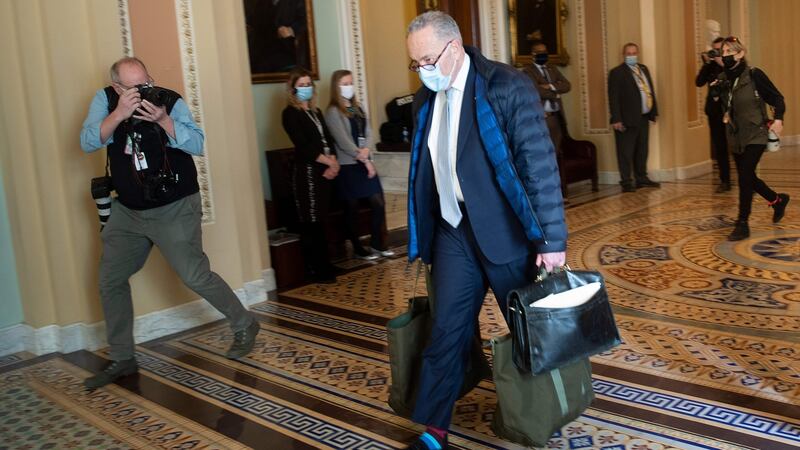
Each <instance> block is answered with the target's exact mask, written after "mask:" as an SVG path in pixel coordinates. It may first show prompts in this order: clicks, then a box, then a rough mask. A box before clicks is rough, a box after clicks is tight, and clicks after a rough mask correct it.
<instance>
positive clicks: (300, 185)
mask: <svg viewBox="0 0 800 450" xmlns="http://www.w3.org/2000/svg"><path fill="white" fill-rule="evenodd" d="M286 88H287V94H288V103H289V104H288V105H287V106H286V108H285V109H284V110H283V129H284V130H286V134H288V135H289V138H290V139H291V140H292V144H294V148H295V160H294V173H293V174H292V187H293V189H294V198H295V206H296V207H297V216H298V218H299V222H300V224H299V225H300V242H301V245H302V249H303V257H304V258H305V261H306V267H307V268H308V272H309V275H310V278H311V280H312V281H315V282H318V283H335V282H336V276H335V271H334V267H333V265H331V263H330V261H329V260H328V243H327V240H326V239H325V220H326V219H327V216H328V208H329V206H330V195H331V183H332V182H333V181H332V180H333V179H334V178H336V176H337V175H338V173H339V163H338V161H337V160H336V152H335V150H334V148H333V144H334V142H333V138H332V137H331V135H330V133H329V131H328V127H327V126H326V124H325V118H324V117H323V115H322V111H320V110H319V108H317V107H316V105H315V99H316V94H315V92H314V91H315V89H314V82H313V81H312V80H311V73H310V72H309V71H307V70H306V69H303V68H301V67H297V68H295V69H292V71H291V72H289V79H288V80H287V82H286Z"/></svg>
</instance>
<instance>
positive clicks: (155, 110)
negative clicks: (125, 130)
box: [133, 100, 175, 139]
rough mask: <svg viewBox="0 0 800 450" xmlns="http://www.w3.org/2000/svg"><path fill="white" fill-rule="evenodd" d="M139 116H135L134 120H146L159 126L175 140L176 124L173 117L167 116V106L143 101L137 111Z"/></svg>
mask: <svg viewBox="0 0 800 450" xmlns="http://www.w3.org/2000/svg"><path fill="white" fill-rule="evenodd" d="M136 112H137V113H138V114H135V115H134V116H133V118H134V119H140V120H146V121H148V122H153V123H156V124H158V126H160V127H161V128H162V129H164V132H166V133H167V134H168V135H169V137H171V138H172V139H175V122H173V121H172V117H170V116H169V114H167V108H166V106H156V105H154V104H152V103H150V102H148V101H147V100H143V101H142V105H141V106H140V107H139V109H137V110H136Z"/></svg>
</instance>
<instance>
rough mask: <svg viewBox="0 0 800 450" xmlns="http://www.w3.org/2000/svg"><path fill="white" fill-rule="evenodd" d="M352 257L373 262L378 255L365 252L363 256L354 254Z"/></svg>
mask: <svg viewBox="0 0 800 450" xmlns="http://www.w3.org/2000/svg"><path fill="white" fill-rule="evenodd" d="M353 256H355V257H356V258H357V259H363V260H364V261H374V260H376V259H378V255H376V254H375V253H372V252H366V253H364V254H358V253H354V254H353Z"/></svg>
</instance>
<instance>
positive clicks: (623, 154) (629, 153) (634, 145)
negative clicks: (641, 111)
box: [614, 115, 650, 186]
mask: <svg viewBox="0 0 800 450" xmlns="http://www.w3.org/2000/svg"><path fill="white" fill-rule="evenodd" d="M614 137H615V138H616V143H617V165H618V166H619V177H620V182H619V184H621V185H622V186H633V185H634V183H633V180H634V178H635V179H636V182H643V181H646V180H647V179H648V177H647V152H648V146H649V139H650V120H649V119H648V118H647V116H646V115H643V116H642V120H641V122H640V123H639V124H638V125H636V126H631V127H626V128H625V131H614ZM631 167H632V168H633V177H631Z"/></svg>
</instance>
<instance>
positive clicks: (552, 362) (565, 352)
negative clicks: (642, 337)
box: [508, 268, 621, 375]
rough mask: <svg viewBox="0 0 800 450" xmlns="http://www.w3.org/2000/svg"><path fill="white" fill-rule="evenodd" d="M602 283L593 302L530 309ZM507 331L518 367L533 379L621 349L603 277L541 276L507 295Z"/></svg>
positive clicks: (564, 272) (579, 272)
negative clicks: (550, 298)
mask: <svg viewBox="0 0 800 450" xmlns="http://www.w3.org/2000/svg"><path fill="white" fill-rule="evenodd" d="M595 282H597V283H599V289H598V290H597V291H596V292H595V293H594V294H593V295H592V296H591V298H590V299H589V300H588V301H586V302H584V303H582V304H580V305H578V306H573V307H565V308H540V307H536V306H532V305H531V304H532V303H533V302H535V301H537V300H541V299H544V298H545V297H547V296H548V295H550V294H559V293H564V292H567V291H570V290H572V289H576V288H580V287H581V286H585V285H588V284H590V283H595ZM508 317H509V323H508V326H509V329H510V331H511V335H512V339H513V356H514V363H515V364H516V365H517V367H519V368H520V370H523V371H526V372H530V373H533V374H535V375H538V374H542V373H545V372H548V371H550V370H553V369H558V368H561V367H564V366H566V365H568V364H571V363H574V362H576V361H579V360H581V359H586V358H588V357H590V356H592V355H596V354H598V353H601V352H604V351H606V350H609V349H611V348H613V347H615V346H617V345H619V344H620V342H621V340H620V337H619V330H617V325H616V323H615V322H614V313H613V312H612V311H611V305H610V304H609V302H608V292H607V291H606V286H605V281H604V280H603V276H602V275H601V274H600V273H599V272H594V271H584V270H570V269H568V268H567V269H566V270H561V271H558V272H556V273H553V274H546V273H545V274H543V275H540V276H539V278H537V280H536V281H535V282H534V283H533V284H531V285H528V286H526V287H524V288H521V289H516V290H513V291H511V292H510V293H509V294H508Z"/></svg>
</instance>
